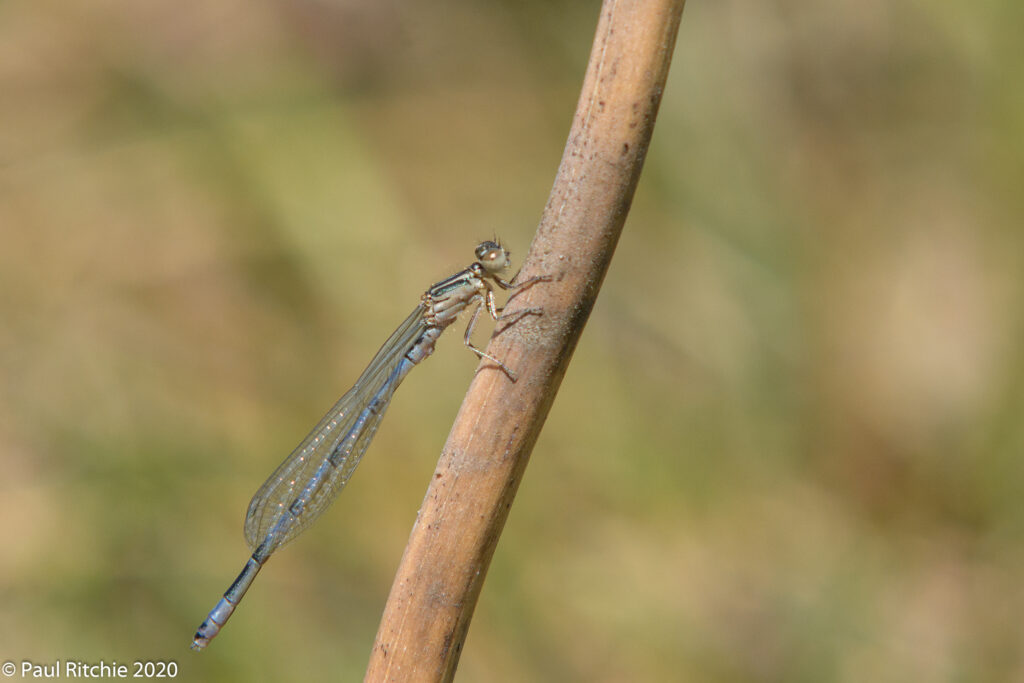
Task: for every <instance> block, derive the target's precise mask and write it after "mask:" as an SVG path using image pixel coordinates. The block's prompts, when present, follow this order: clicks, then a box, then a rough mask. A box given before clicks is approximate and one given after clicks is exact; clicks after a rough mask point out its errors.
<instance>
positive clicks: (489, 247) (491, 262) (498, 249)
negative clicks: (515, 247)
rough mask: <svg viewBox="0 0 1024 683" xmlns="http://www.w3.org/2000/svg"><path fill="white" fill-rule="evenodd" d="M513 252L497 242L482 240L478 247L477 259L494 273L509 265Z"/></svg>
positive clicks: (485, 268) (489, 271) (487, 269)
mask: <svg viewBox="0 0 1024 683" xmlns="http://www.w3.org/2000/svg"><path fill="white" fill-rule="evenodd" d="M509 256H511V254H510V253H509V251H508V250H507V249H505V247H503V246H501V245H500V244H498V243H497V242H481V243H480V246H478V247H477V248H476V260H477V261H478V262H479V263H480V265H481V266H483V267H484V270H486V271H487V272H488V273H491V274H492V275H493V274H495V273H500V272H501V271H503V270H505V269H506V268H508V267H509V264H510V263H511V261H510V259H509Z"/></svg>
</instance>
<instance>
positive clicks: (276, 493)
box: [245, 305, 426, 552]
mask: <svg viewBox="0 0 1024 683" xmlns="http://www.w3.org/2000/svg"><path fill="white" fill-rule="evenodd" d="M423 313H424V308H423V306H422V305H420V306H417V307H416V309H415V310H413V312H412V313H411V314H410V315H409V317H408V318H406V319H405V322H403V323H402V324H401V325H399V326H398V329H396V330H395V331H394V332H393V333H392V334H391V336H390V337H389V338H388V340H387V341H386V342H384V345H383V346H382V347H381V348H380V350H379V351H378V352H377V355H376V356H374V358H373V360H372V361H370V365H369V366H368V367H367V368H366V370H364V371H363V374H362V375H360V377H359V379H358V380H356V383H355V385H353V387H352V388H351V389H349V390H348V392H346V393H345V395H344V396H342V397H341V398H340V399H339V400H338V402H337V403H335V404H334V407H333V408H331V409H330V411H329V412H328V413H327V414H326V415H325V416H324V417H323V419H322V420H320V422H319V423H318V424H317V426H316V427H314V428H313V431H311V432H310V433H309V435H308V436H307V437H306V438H305V439H303V441H302V443H300V444H299V445H298V446H297V447H296V448H295V450H294V451H292V453H291V455H289V456H288V457H287V458H285V460H284V462H282V463H281V465H280V466H279V467H278V468H277V469H276V470H275V471H274V473H273V474H272V475H270V478H269V479H267V481H266V482H264V484H263V486H261V487H260V489H259V490H258V491H257V492H256V495H255V496H253V498H252V501H251V502H250V503H249V510H248V512H247V513H246V515H245V540H246V542H248V544H249V547H250V548H252V549H253V550H255V549H256V548H257V547H258V546H259V545H260V544H261V543H262V542H263V541H264V540H267V538H268V534H269V533H270V532H271V531H272V530H274V529H275V526H276V525H277V524H278V521H279V520H280V519H281V518H282V516H284V515H287V514H289V508H291V507H292V505H293V503H294V502H295V501H296V500H297V499H299V497H300V496H302V495H303V494H304V492H305V491H306V488H307V486H308V485H309V484H310V482H314V485H313V486H312V488H313V489H314V490H313V491H312V492H311V495H310V496H309V499H308V501H306V503H305V505H304V506H302V510H301V512H300V513H299V514H294V513H293V516H295V519H294V521H293V522H292V523H291V524H290V525H289V526H287V527H285V528H284V529H283V530H282V532H281V533H280V535H279V536H278V537H277V538H274V539H272V540H271V541H272V546H273V548H266V549H265V550H266V551H267V552H269V551H270V550H272V549H276V548H279V547H281V546H282V545H284V544H285V543H287V542H288V541H290V540H292V539H293V538H295V537H296V536H298V535H299V534H300V533H301V532H302V531H303V530H305V529H306V528H307V527H308V526H309V525H310V524H312V523H313V522H314V521H315V520H316V519H317V518H318V517H319V516H320V515H321V514H322V513H323V511H324V510H325V509H327V507H328V506H329V505H330V504H331V503H332V502H333V501H334V499H335V498H336V497H337V496H338V494H339V493H340V492H341V489H342V488H344V486H345V484H346V482H347V481H348V479H349V477H350V476H351V475H352V472H353V471H354V470H355V468H356V466H357V465H358V464H359V460H360V458H362V456H363V453H364V452H365V451H366V448H367V446H369V444H370V441H371V440H372V439H373V435H374V434H375V433H376V431H377V427H378V425H379V424H380V421H381V419H382V418H383V416H384V412H385V410H386V409H387V406H388V403H389V402H390V400H391V396H392V394H393V393H394V390H395V388H396V387H397V385H398V383H399V382H400V381H401V379H402V377H404V374H401V373H396V369H397V368H398V367H399V365H400V364H401V363H402V360H403V359H404V357H405V353H406V352H407V351H408V350H409V348H410V346H411V345H412V344H413V342H415V341H416V338H417V337H418V336H419V335H420V334H421V333H422V332H423V330H424V329H425V328H426V323H425V322H424V320H423ZM406 362H407V363H408V361H406ZM389 384H390V385H389ZM371 404H373V405H372V408H371V407H370V406H371ZM343 440H344V443H342V441H343ZM339 445H340V447H339ZM328 459H332V462H333V465H331V466H325V463H326V462H327V460H328ZM318 476H319V477H321V478H322V481H321V480H317V477H318ZM314 480H315V481H314Z"/></svg>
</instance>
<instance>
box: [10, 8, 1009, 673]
mask: <svg viewBox="0 0 1024 683" xmlns="http://www.w3.org/2000/svg"><path fill="white" fill-rule="evenodd" d="M596 21H597V5H596V4H595V3H580V2H555V3H541V2H527V3H512V2H506V3H491V4H478V3H468V2H459V1H458V0H455V1H452V2H439V3H429V4H417V3H405V2H396V1H393V0H392V1H388V0H384V1H383V2H362V3H360V2H334V1H331V0H298V1H292V2H274V1H273V0H250V1H249V2H238V1H236V0H214V1H213V2H207V3H197V4H192V5H189V6H188V7H183V6H181V5H180V4H173V3H157V2H145V1H144V2H137V1H128V0H106V1H104V2H91V3H81V2H80V3H47V2H38V1H29V0H8V2H5V3H2V4H0V462H2V465H3V476H2V477H0V533H2V546H0V659H2V660H14V661H20V660H22V659H31V660H36V661H42V662H51V661H52V660H54V659H61V660H67V659H80V660H84V661H91V662H96V661H99V660H106V661H108V662H109V661H111V660H117V661H119V662H130V661H132V660H137V659H159V660H175V661H177V662H178V663H179V666H180V675H179V677H180V678H181V679H182V680H214V679H216V680H222V681H232V680H255V681H273V680H306V681H321V680H358V679H360V678H361V676H362V672H363V669H364V667H365V663H366V659H367V656H368V651H369V647H370V644H371V642H372V640H373V637H374V634H375V631H376V627H377V623H378V619H379V615H380V610H381V608H382V606H383V603H384V600H385V598H386V595H387V592H388V589H389V587H390V581H391V578H392V576H393V573H394V570H395V568H396V566H397V563H398V559H399V557H400V554H401V551H402V548H403V545H404V542H405V539H406V537H407V535H408V531H409V529H410V527H411V524H412V522H413V520H414V518H415V514H416V510H417V507H418V504H419V501H420V500H421V498H422V495H423V491H424V490H425V488H426V485H427V483H428V480H429V477H430V473H431V471H432V468H433V464H434V462H435V460H436V457H437V454H438V452H439V450H440V447H441V444H442V443H443V441H444V438H445V436H446V434H447V429H448V427H447V425H448V424H450V421H451V420H452V418H453V417H454V415H455V412H456V410H457V407H458V404H459V401H460V399H461V396H462V394H463V392H464V390H465V387H466V386H468V383H469V380H470V377H471V375H472V372H473V368H474V367H475V365H476V363H475V360H474V359H473V358H472V356H471V355H470V354H468V353H466V352H465V351H464V350H462V349H461V348H459V347H460V345H459V344H458V343H453V342H452V340H450V339H449V340H447V342H446V343H442V344H441V346H440V349H439V352H438V353H437V354H435V356H434V357H433V358H431V360H430V361H429V362H428V363H425V364H424V366H423V367H422V368H421V369H419V370H417V372H416V373H414V374H413V375H412V376H410V378H409V379H408V380H407V382H406V383H405V385H404V386H403V388H402V390H401V391H400V392H399V393H398V396H397V397H396V400H395V402H394V404H393V405H392V408H391V411H390V415H389V416H388V419H386V420H385V422H384V425H383V427H382V429H381V432H380V434H379V435H378V437H377V440H376V442H375V443H374V445H373V447H372V448H371V449H370V451H369V453H368V456H367V458H366V460H365V462H364V463H363V465H362V466H361V468H360V471H359V473H358V475H357V476H356V477H355V478H354V479H353V481H352V484H351V485H350V486H349V488H348V489H347V490H346V492H345V494H344V495H343V496H342V497H341V499H339V501H338V502H337V503H336V504H335V506H334V507H333V508H332V509H331V511H330V512H329V513H328V514H327V515H326V517H325V518H324V519H323V520H321V522H319V523H318V524H317V526H316V527H314V528H313V529H312V530H310V531H309V532H308V533H307V534H305V535H304V536H303V537H302V538H301V539H300V540H299V541H298V542H296V543H295V544H294V545H292V546H289V547H288V548H287V550H285V551H283V552H282V553H280V554H279V555H277V556H275V559H274V560H273V561H272V562H271V563H270V564H269V565H268V567H267V568H266V569H265V571H264V572H263V574H262V575H261V577H260V578H259V580H258V581H257V582H256V585H255V587H254V589H253V591H252V592H251V593H250V595H249V597H248V598H246V601H245V604H244V605H243V606H242V608H241V609H240V611H239V613H238V615H236V617H235V618H234V619H233V621H232V623H231V625H230V627H229V628H228V629H226V631H225V632H224V634H223V635H222V636H221V637H220V638H218V640H217V641H216V642H215V643H214V644H213V645H212V646H211V647H210V649H209V650H208V651H207V652H205V653H203V654H202V655H193V654H191V653H189V652H188V650H187V647H188V644H189V642H190V639H191V636H192V632H193V630H194V629H195V627H196V626H197V625H198V624H199V622H200V621H201V620H202V619H203V617H204V615H205V614H206V612H207V610H209V608H210V607H212V605H213V603H214V602H215V601H216V599H217V598H218V596H219V594H220V593H221V592H222V591H223V590H224V589H225V588H226V587H227V585H228V584H229V582H230V581H231V580H232V579H233V578H234V576H235V575H236V573H237V571H238V570H239V569H240V568H241V566H242V564H243V562H244V560H245V558H246V556H247V553H248V551H247V549H246V548H245V545H244V541H243V539H242V533H241V522H242V517H243V514H244V511H245V506H246V504H247V502H248V499H249V496H251V494H252V493H253V492H254V491H255V490H256V488H257V487H258V486H259V484H260V483H261V482H262V481H263V479H264V477H265V476H267V475H268V474H269V473H270V472H271V470H272V469H273V467H275V466H276V465H277V463H278V462H279V461H280V460H281V459H282V458H283V457H284V455H285V454H287V453H288V451H289V450H290V449H291V447H292V446H293V445H294V444H295V443H297V442H298V441H299V440H300V439H301V438H302V437H303V436H304V435H305V433H306V431H307V430H308V429H309V428H310V427H311V426H312V425H313V424H314V423H315V422H316V420H317V419H318V418H319V417H320V415H321V414H322V413H323V411H325V410H326V409H327V408H328V407H329V406H330V405H331V404H332V403H333V401H334V400H335V399H336V398H337V396H338V395H340V393H341V392H342V391H344V390H345V389H346V388H348V386H349V385H350V384H351V382H352V380H353V379H354V378H355V376H356V375H357V373H358V372H359V371H360V370H361V369H362V367H363V364H364V363H365V362H367V360H368V359H369V358H370V357H371V355H372V354H373V352H374V351H375V350H376V349H377V346H378V345H379V344H380V343H381V342H382V341H383V339H385V337H386V336H387V334H388V333H389V332H390V331H391V329H392V328H393V327H394V326H395V325H396V324H397V323H398V322H399V321H401V320H402V319H403V317H404V316H405V314H406V313H407V312H408V310H409V309H411V307H412V306H413V305H414V304H415V302H416V300H417V297H418V296H419V294H420V292H421V291H422V290H423V289H424V288H425V287H426V286H427V285H429V284H430V283H431V282H433V281H435V280H437V279H439V278H441V277H443V276H445V275H447V274H448V273H449V272H451V271H453V270H454V269H456V268H459V267H462V266H464V265H465V264H466V263H468V261H469V259H470V258H471V253H472V248H473V246H474V245H475V244H476V242H477V241H479V240H480V239H481V238H489V237H491V236H492V235H494V234H497V235H499V236H501V237H502V238H503V239H504V240H505V242H506V243H507V244H509V245H510V247H511V248H512V250H513V255H514V257H517V258H518V259H521V257H522V255H523V253H524V252H525V249H526V247H527V245H528V243H529V240H530V236H531V233H532V229H533V226H534V225H535V224H536V221H537V219H538V217H539V215H540V211H541V209H542V207H543V205H544V202H545V201H546V192H547V189H548V188H549V186H550V183H551V181H552V179H553V178H554V172H555V168H556V166H557V163H558V160H559V158H560V156H561V151H562V145H563V144H564V139H565V136H566V133H567V132H568V127H569V123H570V120H571V116H572V112H573V108H574V106H575V100H576V97H577V95H578V90H579V85H580V80H581V77H582V73H583V68H584V65H585V63H586V59H587V56H588V51H589V46H590V41H591V38H592V33H593V29H594V27H595V25H596ZM1022 25H1024V5H1021V4H1020V3H1016V2H1010V1H1009V0H993V1H991V2H983V3H975V4H964V3H955V2H952V1H950V0H938V1H937V2H932V3H916V2H900V1H897V2H877V1H868V2H858V3H840V2H836V1H834V0H826V2H824V3H814V4H811V5H808V4H807V3H797V2H793V1H791V0H775V1H773V2H767V3H755V4H751V3H743V4H740V3H735V2H715V3H696V2H694V3H691V4H690V6H689V7H688V8H687V10H686V13H685V14H684V17H683V24H682V31H681V34H680V36H679V43H678V46H677V49H676V57H675V64H674V66H673V71H672V74H671V76H670V82H669V84H668V87H667V91H666V96H665V99H664V102H663V105H662V110H661V115H660V118H659V122H658V127H657V130H656V131H655V136H654V144H653V147H652V150H651V152H650V155H649V157H648V160H647V165H646V169H645V171H644V176H643V178H642V180H641V183H640V188H639V191H638V195H637V198H636V201H635V203H634V207H633V211H632V213H631V215H630V217H629V220H628V222H627V226H626V231H625V234H624V237H623V239H622V241H621V243H620V245H619V250H618V254H617V255H616V260H615V262H614V264H613V266H612V270H611V272H610V274H609V277H608V279H607V282H606V285H605V288H604V291H603V292H602V294H601V298H600V299H599V301H598V304H597V307H596V309H595V310H594V314H593V316H592V318H591V321H590V325H589V327H588V329H587V331H586V332H585V334H584V337H583V340H582V343H581V345H580V347H579V350H578V352H577V354H576V358H575V360H574V363H573V366H572V367H571V369H570V371H569V374H568V376H567V377H566V380H565V383H564V385H563V388H562V392H561V394H560V396H559V397H558V400H557V401H556V404H555V406H554V410H553V412H552V414H551V417H550V419H549V420H548V423H547V426H546V429H545V432H544V433H543V435H542V437H541V439H540V442H539V443H538V444H537V448H536V450H535V451H534V456H533V462H532V463H531V466H530V468H529V470H528V476H527V478H526V479H525V481H524V482H523V485H522V487H521V489H520V493H519V497H518V500H517V504H516V507H515V509H514V510H513V512H512V515H511V518H510V521H509V524H508V527H507V529H506V533H505V535H504V536H503V538H502V541H501V544H500V546H499V548H498V552H497V555H496V557H495V562H494V565H493V567H492V569H491V572H490V576H489V577H488V580H487V583H486V584H485V588H484V594H483V597H482V601H481V604H480V606H479V607H478V609H477V613H476V616H475V619H474V622H473V627H472V629H471V632H470V636H469V639H468V641H467V646H466V650H465V653H464V654H463V657H462V663H461V667H460V674H459V679H460V680H466V681H674V680H699V681H726V682H728V681H850V682H853V681H857V682H860V681H868V680H870V681H909V680H913V681H1005V680H1020V679H1024V639H1022V636H1021V631H1020V628H1019V621H1020V619H1019V615H1020V614H1021V613H1024V592H1022V588H1021V578H1020V577H1021V576H1024V545H1022V541H1024V506H1022V505H1021V500H1022V492H1024V458H1022V454H1024V453H1022V451H1024V426H1022V425H1024V420H1022V419H1021V418H1022V407H1024V355H1022V353H1021V348H1022V341H1024V340H1022V336H1024V316H1022V310H1024V307H1022V306H1021V301H1022V295H1024V278H1022V275H1021V273H1022V263H1021V261H1022V255H1024V244H1022V242H1024V235H1022V231H1021V225H1022V222H1021V216H1022V215H1024V210H1022V209H1024V194H1022V193H1021V192H1020V188H1021V180H1022V178H1024V172H1022V171H1024V161H1022V160H1024V95H1022V92H1024V90H1022V89H1021V88H1020V87H1019V83H1020V82H1021V79H1022V77H1024V73H1022V72H1024V59H1022V57H1024V54H1022V48H1021V45H1022V43H1021V41H1020V38H1019V31H1020V26H1022ZM456 334H457V333H456Z"/></svg>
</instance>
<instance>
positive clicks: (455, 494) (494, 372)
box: [366, 0, 683, 681]
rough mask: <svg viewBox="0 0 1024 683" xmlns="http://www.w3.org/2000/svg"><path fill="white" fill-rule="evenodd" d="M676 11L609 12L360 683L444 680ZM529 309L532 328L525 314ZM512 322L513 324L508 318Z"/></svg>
mask: <svg viewBox="0 0 1024 683" xmlns="http://www.w3.org/2000/svg"><path fill="white" fill-rule="evenodd" d="M682 12H683V0H671V1H670V0H635V1H625V0H607V1H606V2H605V3H604V5H603V7H602V9H601V18H600V22H599V24H598V27H597V34H596V37H595V40H594V46H593V49H592V52H591V55H590V63H589V66H588V67H587V74H586V78H585V80H584V83H583V91H582V94H581V96H580V101H579V104H578V106H577V110H576V116H575V119H574V121H573V126H572V131H571V133H570V135H569V141H568V144H567V146H566V149H565V153H564V155H563V157H562V163H561V165H560V167H559V170H558V175H557V177H556V180H555V184H554V187H553V188H552V192H551V197H550V199H549V200H548V204H547V206H546V208H545V210H544V215H543V217H542V219H541V224H540V227H539V228H538V231H537V234H536V236H535V238H534V241H533V244H532V245H531V248H530V252H529V254H528V256H527V259H526V262H525V264H524V266H523V271H522V273H521V274H520V275H519V280H521V281H522V280H526V279H528V278H531V277H535V276H538V275H542V276H547V277H548V278H550V280H549V281H545V282H538V283H536V284H534V285H533V286H531V287H529V288H524V291H522V292H520V293H518V294H516V295H514V296H513V298H512V299H511V300H510V301H509V304H508V307H507V308H506V311H505V314H504V316H503V320H502V321H501V322H499V324H498V325H497V328H496V330H495V334H494V337H493V338H492V340H491V344H490V346H489V347H488V353H490V354H491V355H493V356H494V357H496V358H501V359H503V360H504V362H505V363H506V364H507V365H508V366H509V367H510V368H513V369H514V370H515V371H516V373H517V374H518V377H519V379H518V381H517V382H515V383H513V382H511V381H510V380H509V378H508V377H507V376H506V375H505V374H504V373H502V372H501V371H500V370H499V369H497V368H495V367H494V365H493V364H492V363H489V362H488V361H486V360H485V361H483V362H482V363H481V366H480V368H481V369H480V370H479V372H477V375H476V377H475V378H474V380H473V383H472V384H471V386H470V389H469V393H468V394H467V396H466V399H465V401H464V402H463V404H462V408H461V409H460V411H459V415H458V417H457V418H456V420H455V424H454V426H453V427H452V431H451V434H450V435H449V436H448V442H447V444H446V445H445V447H444V451H443V452H442V455H441V459H440V462H439V463H438V466H437V470H436V471H435V473H434V478H433V481H432V482H431V485H430V488H429V490H428V491H427V495H426V498H425V499H424V501H423V505H422V507H421V509H420V514H419V517H418V519H417V521H416V525H415V526H414V528H413V531H412V534H411V536H410V538H409V543H408V545H407V546H406V549H405V554H404V555H403V557H402V562H401V566H400V567H399V571H398V575H397V576H396V577H395V582H394V585H393V586H392V588H391V595H390V597H389V599H388V603H387V606H386V607H385V611H384V616H383V619H382V621H381V625H380V630H379V631H378V633H377V639H376V641H375V642H374V646H373V651H372V653H371V656H370V662H369V666H368V668H367V672H366V680H367V681H448V680H451V679H452V677H453V676H454V674H455V668H456V666H457V664H458V660H459V654H460V653H461V651H462V645H463V640H464V639H465V637H466V632H467V630H468V628H469V622H470V618H471V617H472V614H473V608H474V607H475V605H476V601H477V597H478V596H479V594H480V588H481V585H482V584H483V579H484V575H485V574H486V571H487V567H488V565H489V563H490V560H491V556H492V555H493V553H494V548H495V546H496V545H497V542H498V536H499V535H500V533H501V529H502V527H503V526H504V523H505V519H506V517H507V516H508V511H509V508H510V507H511V505H512V499H513V497H514V496H515V492H516V488H517V487H518V484H519V481H520V479H521V478H522V475H523V471H524V469H525V468H526V462H527V459H528V458H529V455H530V451H531V450H532V448H533V445H534V443H535V442H536V440H537V435H538V434H539V433H540V429H541V426H542V425H543V423H544V420H545V418H546V417H547V414H548V410H549V409H550V407H551V403H552V401H553V400H554V396H555V393H556V391H557V390H558V386H559V384H560V383H561V380H562V377H563V376H564V374H565V370H566V367H567V366H568V363H569V359H570V358H571V356H572V353H573V350H574V349H575V348H576V343H577V341H578V340H579V336H580V333H581V332H582V330H583V326H584V324H585V323H586V320H587V317H588V316H589V315H590V311H591V309H592V307H593V305H594V300H595V299H596V297H597V292H598V290H599V288H600V285H601V282H602V280H603V279H604V275H605V273H606V272H607V269H608V264H609V262H610V261H611V257H612V253H613V251H614V249H615V245H616V243H617V242H618V238H619V234H620V233H621V231H622V225H623V222H624V221H625V218H626V214H627V213H628V211H629V206H630V203H631V201H632V198H633V191H634V189H635V188H636V183H637V180H638V178H639V176H640V170H641V167H642V165H643V160H644V156H645V154H646V152H647V147H648V144H649V142H650V138H651V132H652V130H653V128H654V119H655V116H656V114H657V111H658V104H659V102H660V101H661V94H662V90H663V88H664V85H665V78H666V76H667V74H668V67H669V63H670V61H671V57H672V49H673V47H674V45H675V38H676V33H677V31H678V28H679V21H680V18H681V16H682ZM527 309H538V310H540V311H541V314H540V315H537V314H532V313H530V312H527V313H525V314H524V311H527ZM517 311H518V312H519V313H517Z"/></svg>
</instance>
